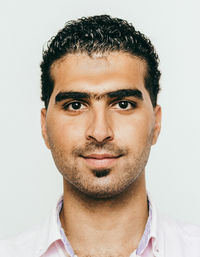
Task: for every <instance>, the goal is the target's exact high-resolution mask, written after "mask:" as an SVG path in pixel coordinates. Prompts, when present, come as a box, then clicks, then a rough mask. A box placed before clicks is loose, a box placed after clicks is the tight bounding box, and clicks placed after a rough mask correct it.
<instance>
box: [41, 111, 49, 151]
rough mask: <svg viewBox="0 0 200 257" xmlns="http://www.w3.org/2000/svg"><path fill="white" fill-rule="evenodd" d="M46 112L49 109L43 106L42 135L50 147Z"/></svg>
mask: <svg viewBox="0 0 200 257" xmlns="http://www.w3.org/2000/svg"><path fill="white" fill-rule="evenodd" d="M46 114H47V110H46V108H42V110H41V130H42V136H43V139H44V142H45V144H46V146H47V147H48V148H50V147H49V141H48V136H47V127H46Z"/></svg>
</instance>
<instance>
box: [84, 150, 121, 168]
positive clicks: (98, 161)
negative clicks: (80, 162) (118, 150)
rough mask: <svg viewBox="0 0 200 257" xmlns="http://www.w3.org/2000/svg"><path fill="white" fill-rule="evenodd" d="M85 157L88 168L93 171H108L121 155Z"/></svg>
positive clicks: (92, 155)
mask: <svg viewBox="0 0 200 257" xmlns="http://www.w3.org/2000/svg"><path fill="white" fill-rule="evenodd" d="M81 157H83V159H84V161H85V163H86V165H87V166H89V167H90V168H93V169H108V168H111V167H112V166H113V165H114V164H115V163H116V162H117V160H118V159H119V158H120V157H121V155H118V156H116V155H112V154H107V153H105V154H89V155H86V156H81Z"/></svg>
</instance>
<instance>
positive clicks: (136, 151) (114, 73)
mask: <svg viewBox="0 0 200 257" xmlns="http://www.w3.org/2000/svg"><path fill="white" fill-rule="evenodd" d="M145 70H146V64H145V62H144V61H142V60H140V59H139V58H137V57H134V56H131V55H129V54H125V53H120V52H114V53H110V54H107V55H104V56H93V57H89V56H87V55H85V54H68V55H67V56H66V57H65V58H63V59H62V60H59V61H57V62H55V63H54V64H53V65H52V69H51V74H52V77H53V80H54V90H53V93H52V95H51V98H50V102H49V106H48V109H47V111H46V110H45V109H42V119H41V120H42V133H43V137H44V140H45V143H46V145H47V147H48V148H50V150H51V152H52V155H53V158H54V161H55V164H56V166H57V168H58V170H59V171H60V173H61V174H62V175H63V178H64V183H65V184H66V185H68V186H70V187H73V188H74V189H75V190H78V191H79V192H82V193H84V194H87V195H90V196H92V197H96V198H107V197H112V196H115V195H118V194H119V193H121V192H123V191H124V190H125V189H127V188H128V187H129V186H130V185H133V183H134V182H135V181H136V180H137V179H138V178H139V177H140V175H141V174H142V172H143V171H144V168H145V165H146V162H147V160H148V156H149V152H150V148H151V145H152V144H154V143H155V142H156V140H157V137H158V134H159V131H160V116H161V114H160V112H161V111H160V107H159V106H156V108H153V106H152V103H151V100H150V96H149V93H148V92H147V90H146V88H145V85H144V77H145Z"/></svg>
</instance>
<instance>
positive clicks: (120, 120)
mask: <svg viewBox="0 0 200 257" xmlns="http://www.w3.org/2000/svg"><path fill="white" fill-rule="evenodd" d="M41 70H42V76H41V80H42V100H43V101H44V104H45V108H43V109H42V111H41V124H42V135H43V138H44V141H45V144H46V146H47V147H48V148H49V149H50V150H51V153H52V156H53V158H54V161H55V164H56V166H57V168H58V170H59V171H60V173H61V174H62V176H63V186H64V195H63V197H61V199H60V200H59V201H58V203H57V207H56V208H55V210H54V211H53V213H52V214H51V215H50V217H49V218H48V219H47V220H46V222H45V223H44V224H42V225H41V226H39V227H38V228H36V229H34V230H32V231H30V232H27V233H25V234H23V235H20V236H19V237H17V238H15V239H13V240H10V241H4V242H1V244H0V256H3V257H6V256H19V257H23V256H24V257H25V256H26V257H29V256H30V257H42V256H45V257H47V256H48V257H49V256H55V257H56V256H71V257H72V256H78V257H86V256H92V257H102V256H104V257H110V256H112V257H119V256H123V257H128V256H142V257H150V256H167V257H179V256H180V257H184V256H188V257H190V256H192V257H195V256H200V229H199V227H195V226H191V225H184V224H180V223H176V222H175V221H173V220H170V219H168V218H164V217H160V216H159V214H158V213H157V211H156V208H155V206H154V204H153V203H152V200H151V199H150V198H149V196H147V191H146V186H145V166H146V163H147V161H148V157H149V153H150V149H151V146H152V145H153V144H155V143H156V141H157V139H158V136H159V133H160V127H161V107H160V106H159V105H157V94H158V92H159V79H160V71H159V70H158V56H157V54H156V52H155V50H154V47H153V46H152V44H151V42H150V40H149V39H147V38H146V37H145V36H144V35H143V34H141V33H140V32H139V31H136V30H135V29H134V27H133V26H132V25H131V24H128V23H127V22H126V21H124V20H121V19H117V18H115V19H113V18H111V17H110V16H107V15H102V16H93V17H88V18H82V19H79V20H77V21H71V22H68V23H67V24H66V26H65V27H64V28H63V29H62V30H61V31H59V32H58V34H57V35H56V36H55V37H54V38H53V39H51V41H50V42H49V45H48V48H47V50H46V51H44V53H43V61H42V63H41Z"/></svg>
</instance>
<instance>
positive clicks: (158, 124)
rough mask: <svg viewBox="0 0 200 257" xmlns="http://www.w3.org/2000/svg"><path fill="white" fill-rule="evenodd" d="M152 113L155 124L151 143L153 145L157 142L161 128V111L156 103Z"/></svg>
mask: <svg viewBox="0 0 200 257" xmlns="http://www.w3.org/2000/svg"><path fill="white" fill-rule="evenodd" d="M154 115H155V124H154V133H153V140H152V145H154V144H155V143H156V142H157V139H158V136H159V134H160V130H161V119H162V111H161V107H160V106H159V105H156V107H155V108H154Z"/></svg>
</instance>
